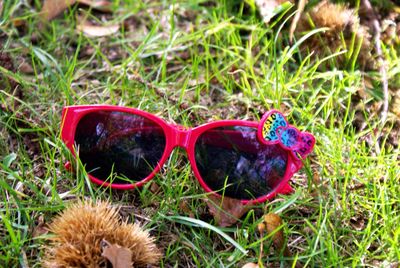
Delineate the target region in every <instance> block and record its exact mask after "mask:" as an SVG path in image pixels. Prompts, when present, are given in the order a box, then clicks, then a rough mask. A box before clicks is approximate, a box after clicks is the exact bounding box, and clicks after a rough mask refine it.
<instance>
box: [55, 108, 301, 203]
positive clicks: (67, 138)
mask: <svg viewBox="0 0 400 268" xmlns="http://www.w3.org/2000/svg"><path fill="white" fill-rule="evenodd" d="M96 111H115V112H123V113H129V114H135V115H139V116H142V117H145V118H147V119H149V120H151V121H153V122H155V123H156V124H158V125H159V126H160V127H161V128H162V129H163V131H164V133H165V138H166V146H165V149H164V153H163V155H162V157H161V159H160V161H159V162H158V165H157V166H156V167H155V168H154V170H153V171H152V172H151V173H150V175H149V176H147V177H146V178H144V179H143V180H141V181H139V182H137V183H134V184H117V183H109V182H105V181H103V180H99V179H97V178H96V177H94V176H92V175H90V174H88V176H89V178H90V180H91V181H92V182H94V183H96V184H98V185H101V186H106V187H111V188H113V189H119V190H129V189H134V188H136V187H140V186H142V185H143V184H145V183H147V182H149V181H150V180H151V179H153V177H154V176H155V175H156V174H157V173H158V172H159V171H160V169H161V168H162V166H163V165H164V164H165V162H166V161H167V160H168V158H169V156H170V155H171V153H172V151H173V150H174V148H175V147H178V146H179V147H182V148H184V149H185V150H186V153H187V155H188V158H189V162H190V165H191V168H192V170H193V172H194V175H195V177H196V178H197V180H198V181H199V183H200V185H201V187H202V188H203V189H204V190H205V191H206V192H207V193H213V194H215V195H217V196H220V195H219V194H218V193H216V192H215V191H213V190H211V189H210V188H209V187H208V185H207V184H206V183H205V182H204V180H203V179H202V177H201V175H200V173H199V170H198V169H197V165H196V161H195V144H196V141H197V139H198V137H199V136H200V135H201V134H202V133H204V132H205V131H207V130H209V129H213V128H216V127H224V126H245V127H254V128H255V129H257V128H258V126H259V122H252V121H244V120H221V121H215V122H210V123H206V124H203V125H200V126H197V127H195V128H186V127H184V126H181V125H173V124H169V123H167V122H166V121H164V120H163V119H161V118H159V117H158V116H156V115H154V114H151V113H148V112H145V111H142V110H138V109H135V108H128V107H123V106H113V105H76V106H66V107H64V108H63V111H62V122H61V139H62V140H63V142H64V143H65V144H66V146H67V147H68V149H69V150H70V151H71V152H72V154H73V155H74V157H76V150H75V147H74V141H75V131H76V127H77V124H78V122H79V121H80V120H81V118H82V117H83V116H85V115H86V114H88V113H92V112H96ZM272 112H274V110H271V111H269V112H268V113H272ZM281 147H282V148H283V149H285V150H287V149H286V148H284V147H283V146H281ZM302 166H303V163H302V162H301V161H299V160H298V159H296V158H295V157H293V156H292V154H291V153H290V152H289V151H288V163H287V166H286V171H285V175H284V177H283V179H282V181H281V182H280V183H279V184H278V185H277V186H276V187H275V188H274V189H273V190H272V191H271V192H270V193H268V194H266V195H264V196H261V197H259V198H257V199H251V200H241V203H242V204H257V203H262V202H265V201H267V200H270V199H272V198H274V197H275V196H276V195H277V194H289V193H291V192H293V189H292V187H291V186H290V184H289V180H290V178H291V177H292V176H293V174H294V173H296V172H297V171H298V170H299V169H301V168H302Z"/></svg>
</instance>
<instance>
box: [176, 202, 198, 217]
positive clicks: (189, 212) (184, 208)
mask: <svg viewBox="0 0 400 268" xmlns="http://www.w3.org/2000/svg"><path fill="white" fill-rule="evenodd" d="M179 209H180V210H181V211H182V212H183V213H185V214H186V215H188V216H189V217H190V218H195V216H194V213H193V211H192V210H191V209H190V207H189V204H188V202H187V201H186V200H185V199H181V201H180V202H179Z"/></svg>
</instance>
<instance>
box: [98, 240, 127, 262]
mask: <svg viewBox="0 0 400 268" xmlns="http://www.w3.org/2000/svg"><path fill="white" fill-rule="evenodd" d="M102 250H103V253H102V254H101V256H103V257H105V258H107V260H109V261H110V262H111V264H112V266H113V268H127V267H133V264H132V251H130V250H129V249H127V248H125V247H121V246H119V245H117V244H111V243H110V242H108V241H107V240H105V239H103V241H102Z"/></svg>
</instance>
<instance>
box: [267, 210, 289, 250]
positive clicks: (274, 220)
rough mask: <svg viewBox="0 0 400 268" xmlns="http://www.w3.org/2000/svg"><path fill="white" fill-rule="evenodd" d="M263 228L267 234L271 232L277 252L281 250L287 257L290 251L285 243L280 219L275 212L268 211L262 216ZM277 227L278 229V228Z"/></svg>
mask: <svg viewBox="0 0 400 268" xmlns="http://www.w3.org/2000/svg"><path fill="white" fill-rule="evenodd" d="M264 223H265V228H266V230H267V233H268V234H271V233H273V236H272V241H273V243H274V247H275V249H276V250H277V251H278V252H282V251H283V255H284V256H286V257H288V256H290V255H291V254H290V251H289V249H288V247H287V245H286V243H285V242H286V241H285V236H284V234H283V229H282V223H283V222H282V219H281V217H279V215H277V214H275V213H269V214H267V215H265V216H264ZM278 229H279V230H278Z"/></svg>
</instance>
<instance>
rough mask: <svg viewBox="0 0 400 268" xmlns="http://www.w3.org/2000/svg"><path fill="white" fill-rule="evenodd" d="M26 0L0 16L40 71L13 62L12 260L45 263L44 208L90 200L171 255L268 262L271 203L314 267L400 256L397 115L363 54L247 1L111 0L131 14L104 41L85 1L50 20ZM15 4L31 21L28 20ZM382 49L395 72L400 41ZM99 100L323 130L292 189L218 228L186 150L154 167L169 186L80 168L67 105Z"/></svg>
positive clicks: (193, 261) (19, 55)
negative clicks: (114, 187) (300, 35)
mask: <svg viewBox="0 0 400 268" xmlns="http://www.w3.org/2000/svg"><path fill="white" fill-rule="evenodd" d="M23 2H25V1H15V2H13V1H5V4H4V9H3V14H2V15H1V17H0V33H1V35H2V36H1V37H0V38H1V39H0V40H1V41H0V42H3V48H2V50H3V52H6V53H8V54H9V55H11V57H12V58H13V59H14V64H15V66H18V65H19V63H20V62H21V59H24V60H25V61H26V62H28V63H29V64H30V65H31V66H32V67H33V70H34V72H33V74H31V75H27V74H24V73H22V72H20V71H16V72H11V71H7V70H6V69H5V68H2V67H0V86H1V87H2V88H0V104H1V105H2V107H3V108H2V110H1V112H0V119H1V124H0V133H1V138H0V157H1V159H0V162H1V169H0V218H1V221H0V266H2V267H15V266H22V267H27V266H26V265H29V267H40V259H41V257H42V256H43V251H42V246H43V245H44V244H45V243H46V240H45V237H44V236H38V237H34V236H33V233H34V230H35V228H36V226H37V225H38V224H39V221H40V220H39V219H40V218H41V217H43V219H44V222H45V223H49V222H51V219H52V217H54V216H55V215H56V214H57V213H58V212H59V211H61V210H62V209H63V208H64V207H65V206H66V205H67V204H68V202H69V201H70V200H76V199H83V198H86V197H92V198H100V199H109V200H112V202H113V203H114V204H119V205H123V206H124V209H125V210H126V211H127V215H129V216H128V217H129V220H131V221H138V222H141V223H142V224H144V225H145V227H146V228H147V229H149V230H151V233H152V234H153V235H154V236H155V237H156V238H157V244H158V245H159V246H160V248H161V249H162V250H163V253H164V258H163V259H162V262H161V264H160V266H161V267H177V266H180V267H189V266H190V267H206V266H209V267H240V266H241V265H243V264H244V263H246V262H257V258H258V256H259V254H260V252H259V251H260V243H261V241H260V240H259V238H260V236H259V234H258V231H257V224H258V223H259V222H260V221H261V217H262V215H263V214H264V213H266V212H273V211H275V212H279V214H280V216H281V217H282V219H283V220H284V222H285V226H284V231H285V234H286V235H287V239H288V245H289V248H290V249H291V251H292V252H293V257H291V258H290V260H293V259H296V260H297V262H298V263H301V264H303V265H305V266H307V267H359V266H366V267H389V265H390V264H395V263H396V262H397V263H398V260H399V259H400V250H399V246H398V245H399V244H400V238H399V236H400V227H399V222H400V212H399V203H400V200H399V199H400V194H399V192H400V184H399V178H400V171H399V163H400V155H399V154H400V152H399V148H398V140H399V138H400V136H399V129H398V128H399V121H398V119H396V118H395V117H391V118H393V120H391V121H388V122H387V123H386V124H385V125H384V126H383V125H382V124H381V123H380V117H379V111H378V110H377V109H376V105H377V104H378V103H379V102H380V101H381V100H382V93H381V87H380V83H378V82H374V83H373V85H374V87H373V88H372V89H371V90H370V92H367V97H364V98H360V97H359V90H360V89H361V88H362V87H363V83H364V79H365V77H373V78H374V77H376V73H373V72H370V73H364V72H362V71H361V70H360V69H359V67H358V66H357V63H356V64H355V66H354V67H353V68H347V69H343V68H341V67H340V66H337V65H335V64H336V63H335V58H334V57H333V58H331V59H326V62H328V63H329V64H325V62H323V60H317V61H315V60H313V59H314V58H313V57H310V56H309V55H305V54H304V53H300V52H299V50H298V47H299V45H300V42H301V39H299V40H298V41H297V43H295V44H293V45H292V46H289V44H288V42H287V33H286V32H285V31H284V30H282V31H281V32H279V30H280V28H279V27H280V25H282V23H283V22H284V18H282V19H281V20H280V21H279V22H277V23H276V24H277V26H276V27H274V28H271V27H268V26H266V25H264V24H263V23H262V22H261V20H260V18H258V17H257V13H256V11H255V10H252V9H250V8H249V7H248V6H247V5H245V4H244V3H242V2H240V1H238V2H235V3H234V4H233V3H231V2H230V1H229V3H224V2H205V1H200V2H199V3H197V1H188V2H181V1H177V2H175V4H174V6H173V7H172V6H171V5H170V4H168V3H167V1H159V2H158V1H154V2H151V3H145V2H141V1H134V0H132V1H114V10H115V12H114V14H112V15H107V19H108V20H112V22H113V23H121V24H123V22H124V21H125V24H123V25H124V27H122V29H121V30H120V32H119V33H118V34H115V35H113V36H109V37H106V38H87V37H85V36H83V35H81V34H79V33H77V31H76V30H75V28H76V23H77V22H76V18H75V14H76V13H77V12H89V11H87V9H86V8H83V10H84V11H81V10H80V9H79V8H78V7H76V6H74V7H72V8H71V9H70V10H69V11H68V12H66V13H65V14H64V15H61V16H60V17H58V18H57V19H55V20H53V21H52V22H50V23H49V24H48V25H46V26H45V27H44V28H43V29H42V30H39V27H40V26H39V14H38V13H37V12H32V10H31V9H30V8H34V7H36V10H38V9H39V7H40V4H39V2H40V1H33V2H34V4H33V6H32V7H27V6H24V5H23V4H22V3H23ZM227 2H228V1H227ZM85 10H86V11H85ZM89 16H92V15H89ZM188 16H190V19H189V18H188ZM11 17H12V18H22V19H24V20H26V23H27V25H26V26H22V27H19V28H18V29H17V28H16V27H15V26H14V25H12V24H11V22H10V20H9V18H11ZM92 17H96V16H95V15H94V16H92ZM97 17H98V18H99V17H100V15H99V14H97ZM130 27H133V29H134V31H133V30H132V29H131V28H130ZM312 34H318V32H317V31H315V32H313V33H312ZM89 50H90V51H91V53H88V51H89ZM384 50H385V56H386V59H387V60H388V62H389V66H390V69H389V70H388V73H389V74H390V79H392V80H393V81H398V80H399V73H400V71H399V64H400V63H399V61H398V54H397V51H398V47H397V48H396V47H389V46H388V47H385V48H384ZM90 51H89V52H90ZM88 54H89V55H88ZM350 62H354V61H352V59H350ZM326 66H329V68H328V67H326ZM351 66H353V65H351ZM138 78H140V79H138ZM10 79H14V80H16V81H18V83H19V86H18V88H17V89H15V88H13V87H12V86H11V85H10ZM396 79H397V80H396ZM392 80H391V81H392ZM143 81H144V83H143ZM18 92H22V94H19V93H18ZM97 103H107V104H114V105H123V106H129V107H138V108H140V109H142V110H145V111H149V112H152V113H155V114H157V115H159V116H160V117H162V118H164V119H165V120H167V121H168V122H171V123H172V122H175V123H179V124H182V125H184V126H196V125H199V124H202V123H205V122H207V121H209V120H212V119H232V118H236V119H246V120H247V119H248V120H258V119H259V118H260V116H261V115H262V113H263V112H265V111H266V110H268V109H271V108H276V109H280V110H282V111H284V112H285V113H286V114H287V115H288V120H289V122H291V123H292V124H293V125H296V126H299V127H300V128H301V129H302V130H307V131H309V132H312V133H314V135H315V137H316V139H317V143H316V146H315V150H314V153H313V154H312V155H311V156H310V157H309V159H308V160H307V161H306V163H305V167H304V168H303V169H302V170H301V171H300V172H299V173H298V174H296V175H295V176H294V178H293V183H292V185H294V187H295V188H296V194H295V195H294V196H279V197H278V198H277V199H275V201H274V202H271V203H267V204H262V205H258V206H254V208H253V209H252V210H250V212H249V213H248V214H247V215H245V216H244V217H243V218H242V219H241V220H240V221H239V222H238V223H237V224H236V225H234V226H232V227H229V228H218V229H217V230H215V227H210V225H213V226H215V223H214V220H213V219H212V217H211V216H210V214H209V212H208V210H207V207H206V205H205V203H204V202H203V199H204V197H205V194H204V192H203V190H202V188H201V187H200V186H199V184H198V183H197V182H196V180H195V178H194V175H193V173H192V172H191V170H190V166H189V164H188V161H187V159H186V156H185V154H184V153H182V152H183V151H182V150H175V151H174V152H173V154H172V156H171V158H170V160H169V161H168V162H167V164H166V167H165V169H164V170H163V171H162V172H161V173H160V174H158V175H157V176H156V177H155V179H154V182H155V183H156V184H157V185H158V186H159V187H160V190H159V192H158V193H157V194H154V193H152V191H151V190H150V184H148V185H146V186H144V187H143V188H141V189H137V190H133V191H125V192H118V191H111V190H109V189H105V188H100V187H98V186H95V185H93V184H91V183H90V182H89V181H88V179H87V177H86V173H85V171H84V170H83V169H82V168H79V169H78V170H77V172H75V173H70V172H68V171H66V170H65V169H64V167H63V164H64V163H65V162H66V161H68V160H71V161H75V160H73V159H72V157H71V155H70V153H69V152H68V150H67V149H66V148H65V146H64V145H63V144H62V142H61V140H60V119H61V118H60V117H61V109H62V107H63V106H64V105H72V104H97ZM396 120H397V121H396ZM182 200H185V201H186V202H187V205H188V208H189V210H190V212H191V213H192V214H193V215H194V219H195V222H194V221H193V220H192V221H188V220H187V219H185V218H182V217H183V216H188V215H187V212H186V213H185V212H184V211H182V210H181V208H180V203H181V202H182ZM226 236H228V238H230V239H227V237H226ZM232 239H233V240H234V241H235V242H236V243H238V245H239V246H235V245H234V243H233V242H232ZM264 243H265V247H264V250H265V251H264V258H263V261H264V264H265V265H266V266H268V267H269V266H270V265H272V264H275V265H281V266H282V267H287V266H288V265H289V262H287V260H285V258H284V257H282V256H279V255H277V254H274V250H273V246H272V242H271V241H270V238H269V237H267V238H265V239H264ZM241 248H243V249H244V250H246V251H247V254H244V253H243V252H242V251H241Z"/></svg>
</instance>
